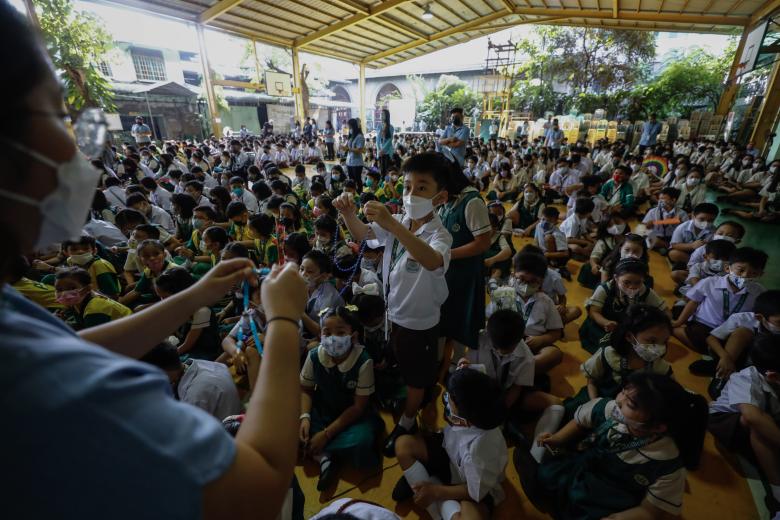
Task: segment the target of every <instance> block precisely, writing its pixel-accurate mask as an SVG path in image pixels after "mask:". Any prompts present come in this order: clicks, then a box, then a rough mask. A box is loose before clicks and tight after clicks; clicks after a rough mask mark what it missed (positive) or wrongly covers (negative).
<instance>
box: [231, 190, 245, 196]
mask: <svg viewBox="0 0 780 520" xmlns="http://www.w3.org/2000/svg"><path fill="white" fill-rule="evenodd" d="M233 193H234V194H235V195H236V196H238V197H240V196H241V195H243V194H244V188H233Z"/></svg>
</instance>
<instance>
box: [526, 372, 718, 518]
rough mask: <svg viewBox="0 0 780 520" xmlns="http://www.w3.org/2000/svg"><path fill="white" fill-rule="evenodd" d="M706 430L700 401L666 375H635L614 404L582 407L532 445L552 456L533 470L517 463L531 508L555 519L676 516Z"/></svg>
mask: <svg viewBox="0 0 780 520" xmlns="http://www.w3.org/2000/svg"><path fill="white" fill-rule="evenodd" d="M706 425H707V403H706V401H705V400H704V398H703V397H701V396H700V395H696V394H692V393H690V392H688V391H687V390H685V389H684V388H683V387H682V386H681V385H680V384H679V383H677V382H675V381H674V380H672V379H671V378H668V377H666V376H661V375H657V374H648V373H638V374H633V375H632V376H631V377H629V378H628V381H627V384H626V386H625V388H624V389H623V390H622V391H621V392H620V393H619V394H618V395H617V397H616V398H615V400H609V399H603V398H602V399H594V400H593V401H590V402H589V403H587V404H584V405H582V406H581V407H580V408H578V409H577V411H576V413H575V415H574V419H572V421H571V422H569V423H568V424H567V425H566V426H564V427H563V428H562V429H561V430H559V431H558V432H557V433H554V434H546V435H542V436H541V437H539V438H538V439H537V440H536V442H537V443H539V444H541V445H543V446H546V447H549V448H550V450H551V451H552V452H553V453H555V454H556V455H555V456H554V457H551V458H548V459H546V460H545V461H544V462H543V463H542V464H541V465H536V464H535V463H534V462H533V461H532V460H531V459H530V457H526V458H523V456H524V454H525V452H524V450H515V464H516V467H517V470H518V473H519V474H520V476H521V479H522V484H523V488H524V490H525V493H526V495H527V496H528V497H529V499H530V500H531V502H532V503H534V504H539V505H538V506H537V507H542V508H543V510H544V509H546V508H545V507H544V506H543V505H542V503H543V502H546V503H548V504H550V505H551V508H552V509H553V510H554V511H555V512H556V514H557V515H558V516H557V517H558V518H621V517H625V518H660V517H662V516H663V515H665V514H668V515H679V514H680V512H681V510H682V502H683V496H684V492H685V477H686V469H694V468H696V467H697V466H698V463H699V458H700V455H701V451H702V446H703V444H704V434H705V429H706ZM567 447H568V448H571V450H567V451H566V452H565V453H563V454H560V452H559V450H561V449H562V448H567ZM624 515H625V516H624Z"/></svg>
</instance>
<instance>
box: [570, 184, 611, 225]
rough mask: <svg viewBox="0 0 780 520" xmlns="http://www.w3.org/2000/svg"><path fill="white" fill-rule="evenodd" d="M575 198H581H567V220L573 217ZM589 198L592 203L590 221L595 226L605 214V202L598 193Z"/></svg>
mask: <svg viewBox="0 0 780 520" xmlns="http://www.w3.org/2000/svg"><path fill="white" fill-rule="evenodd" d="M580 193H582V192H580ZM577 198H582V197H569V201H568V202H567V203H566V217H567V218H568V217H570V216H572V215H574V204H575V203H576V202H577ZM589 198H590V200H592V201H593V211H591V213H590V219H591V220H592V221H593V222H595V223H596V224H598V223H599V222H601V221H602V219H603V218H604V216H605V215H606V214H607V207H608V205H607V201H606V200H605V199H604V197H602V196H601V194H599V193H597V194H595V195H591V196H590V197H589Z"/></svg>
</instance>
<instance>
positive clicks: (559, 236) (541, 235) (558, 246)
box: [534, 224, 569, 253]
mask: <svg viewBox="0 0 780 520" xmlns="http://www.w3.org/2000/svg"><path fill="white" fill-rule="evenodd" d="M547 235H552V236H553V237H554V238H555V251H553V253H554V252H556V251H568V250H569V241H568V240H567V239H566V235H564V234H563V231H561V230H560V229H558V226H555V227H554V228H553V229H551V230H550V231H542V226H541V225H540V224H537V226H536V229H535V230H534V240H536V245H537V246H539V249H541V250H542V251H544V252H545V253H547V245H546V244H545V239H546V237H547Z"/></svg>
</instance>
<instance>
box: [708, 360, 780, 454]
mask: <svg viewBox="0 0 780 520" xmlns="http://www.w3.org/2000/svg"><path fill="white" fill-rule="evenodd" d="M742 404H750V405H753V406H755V407H757V408H759V409H760V410H762V411H763V412H765V413H767V414H769V415H770V416H771V417H772V418H773V419H774V421H775V423H776V424H780V395H779V394H778V390H777V388H776V387H775V386H774V385H772V384H770V383H769V382H768V381H767V380H766V376H764V375H763V374H761V373H760V372H759V371H758V369H757V368H756V367H752V366H751V367H747V368H743V369H742V370H740V371H739V372H736V373H734V374H731V376H730V377H729V379H728V382H727V383H726V386H725V387H724V388H723V391H721V393H720V395H719V396H718V399H716V400H715V401H714V402H712V403H710V416H709V420H708V421H707V429H708V430H709V431H710V433H712V435H713V436H714V437H715V438H716V439H718V440H719V441H720V442H721V443H723V444H724V445H725V446H726V447H728V448H729V449H732V450H736V451H738V452H739V453H741V454H743V455H746V456H747V457H748V458H751V459H752V458H753V448H752V446H751V443H750V432H749V430H748V429H747V428H746V427H745V426H743V425H742V423H741V421H740V418H741V416H742V413H741V412H740V408H739V406H740V405H742Z"/></svg>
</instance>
